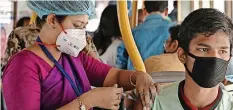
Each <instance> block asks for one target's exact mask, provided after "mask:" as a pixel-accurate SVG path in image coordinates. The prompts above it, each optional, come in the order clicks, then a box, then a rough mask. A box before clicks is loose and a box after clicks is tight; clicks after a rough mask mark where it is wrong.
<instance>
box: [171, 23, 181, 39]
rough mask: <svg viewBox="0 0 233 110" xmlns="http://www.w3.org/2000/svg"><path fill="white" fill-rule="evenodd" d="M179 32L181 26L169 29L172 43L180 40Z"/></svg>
mask: <svg viewBox="0 0 233 110" xmlns="http://www.w3.org/2000/svg"><path fill="white" fill-rule="evenodd" d="M179 30H180V25H175V26H172V27H170V28H169V33H170V36H171V41H172V42H173V41H175V40H178V34H179Z"/></svg>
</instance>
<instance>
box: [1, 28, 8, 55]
mask: <svg viewBox="0 0 233 110" xmlns="http://www.w3.org/2000/svg"><path fill="white" fill-rule="evenodd" d="M0 34H1V59H2V58H3V56H4V51H5V50H6V43H7V36H6V29H5V28H4V27H1V33H0Z"/></svg>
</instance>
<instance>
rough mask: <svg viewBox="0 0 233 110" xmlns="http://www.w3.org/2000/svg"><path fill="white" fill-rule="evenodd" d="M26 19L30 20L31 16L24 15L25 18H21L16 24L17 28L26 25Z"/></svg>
mask: <svg viewBox="0 0 233 110" xmlns="http://www.w3.org/2000/svg"><path fill="white" fill-rule="evenodd" d="M25 20H28V21H30V17H23V18H21V19H19V21H18V22H17V24H16V28H17V27H22V26H24V22H25Z"/></svg>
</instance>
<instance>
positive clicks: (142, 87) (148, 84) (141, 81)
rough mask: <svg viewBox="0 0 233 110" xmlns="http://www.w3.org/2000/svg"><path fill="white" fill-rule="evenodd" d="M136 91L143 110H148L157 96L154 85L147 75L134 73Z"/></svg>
mask: <svg viewBox="0 0 233 110" xmlns="http://www.w3.org/2000/svg"><path fill="white" fill-rule="evenodd" d="M134 74H135V82H136V90H137V93H138V95H139V96H140V99H141V101H142V105H143V110H150V109H151V107H152V106H151V105H152V103H153V101H154V99H155V96H156V94H157V89H156V85H155V84H154V81H153V79H152V78H151V76H150V75H149V74H147V73H143V72H135V73H134Z"/></svg>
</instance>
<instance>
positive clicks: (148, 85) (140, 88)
mask: <svg viewBox="0 0 233 110" xmlns="http://www.w3.org/2000/svg"><path fill="white" fill-rule="evenodd" d="M130 80H131V81H130ZM113 84H118V85H119V86H120V87H123V88H124V90H125V91H128V90H132V89H134V88H135V87H136V90H137V93H138V95H139V96H140V99H141V100H142V104H143V107H146V108H147V109H150V107H151V105H150V101H151V100H152V99H154V97H155V96H156V92H157V91H156V88H155V85H154V81H153V79H152V78H151V77H150V75H149V74H147V73H143V72H140V71H129V70H119V69H116V68H112V69H111V70H110V71H109V73H108V75H107V76H106V78H105V81H104V86H107V87H108V86H112V85H113ZM134 85H135V86H134Z"/></svg>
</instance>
